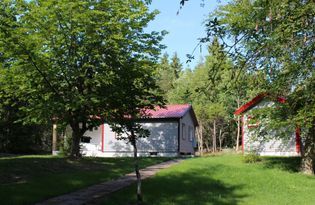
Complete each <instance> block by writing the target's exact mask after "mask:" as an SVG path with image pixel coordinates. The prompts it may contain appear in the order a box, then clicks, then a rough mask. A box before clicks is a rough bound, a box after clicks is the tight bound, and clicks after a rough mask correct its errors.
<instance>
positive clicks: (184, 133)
mask: <svg viewBox="0 0 315 205" xmlns="http://www.w3.org/2000/svg"><path fill="white" fill-rule="evenodd" d="M182 139H183V140H185V139H186V125H185V123H182Z"/></svg>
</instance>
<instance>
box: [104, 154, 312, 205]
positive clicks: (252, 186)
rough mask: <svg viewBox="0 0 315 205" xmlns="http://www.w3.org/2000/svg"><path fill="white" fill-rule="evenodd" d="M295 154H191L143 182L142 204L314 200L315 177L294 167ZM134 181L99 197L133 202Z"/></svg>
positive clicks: (109, 203) (112, 202)
mask: <svg viewBox="0 0 315 205" xmlns="http://www.w3.org/2000/svg"><path fill="white" fill-rule="evenodd" d="M299 160H300V159H299V158H281V157H267V158H263V159H262V161H261V162H258V163H255V164H246V163H244V162H243V156H241V155H221V156H214V157H211V156H209V157H204V158H193V159H189V160H186V161H184V162H182V163H181V164H179V165H176V166H174V167H171V168H169V169H166V170H162V171H161V172H159V173H158V174H157V175H156V176H155V177H153V178H150V179H148V180H145V181H144V182H143V193H144V200H145V204H146V205H195V204H196V205H212V204H213V205H217V204H218V205H230V204H232V205H233V204H240V205H242V204H243V205H251V204H252V205H256V204H257V205H265V204H266V205H275V204H277V205H282V204H283V205H284V204H287V205H289V204H294V205H295V204H303V205H313V204H315V177H314V176H306V175H303V174H300V173H298V172H297V169H296V167H297V166H298V164H299ZM134 192H135V186H131V187H128V188H126V189H123V190H121V191H119V192H116V193H114V194H112V195H110V196H108V197H106V198H104V199H103V200H102V204H104V205H105V204H106V205H120V204H121V205H126V204H135V203H134V202H135V194H134Z"/></svg>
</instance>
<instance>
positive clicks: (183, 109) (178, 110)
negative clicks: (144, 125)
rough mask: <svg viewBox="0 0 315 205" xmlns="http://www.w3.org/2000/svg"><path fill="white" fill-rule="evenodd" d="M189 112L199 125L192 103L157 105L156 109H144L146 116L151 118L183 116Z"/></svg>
mask: <svg viewBox="0 0 315 205" xmlns="http://www.w3.org/2000/svg"><path fill="white" fill-rule="evenodd" d="M187 112H191V115H192V118H193V121H194V123H195V125H196V126H198V122H197V118H196V115H195V112H194V111H193V109H192V106H191V105H190V104H175V105H165V106H164V107H162V108H161V107H158V106H157V107H155V109H148V110H145V111H144V115H145V118H151V119H167V118H181V117H183V116H184V115H185V114H186V113H187Z"/></svg>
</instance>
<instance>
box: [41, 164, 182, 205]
mask: <svg viewBox="0 0 315 205" xmlns="http://www.w3.org/2000/svg"><path fill="white" fill-rule="evenodd" d="M182 160H183V159H175V160H170V161H167V162H163V163H160V164H156V165H152V166H149V167H147V168H144V169H141V170H140V172H141V179H146V178H149V177H152V176H154V175H155V174H156V173H157V172H158V171H160V170H161V169H165V168H168V167H171V166H172V165H174V164H178V163H179V162H181V161H182ZM136 180H137V178H136V175H135V173H130V174H127V175H125V176H123V177H120V178H118V179H116V180H113V181H107V182H103V183H101V184H96V185H93V186H90V187H88V188H85V189H81V190H78V191H75V192H72V193H69V194H65V195H61V196H57V197H54V198H51V199H48V200H46V201H43V202H40V203H37V204H35V205H83V204H85V205H86V204H89V203H90V202H91V203H92V202H93V201H95V200H97V199H99V198H101V197H104V196H105V195H107V194H110V193H112V192H115V191H118V190H119V189H122V188H124V187H127V186H129V185H131V184H132V183H135V182H136Z"/></svg>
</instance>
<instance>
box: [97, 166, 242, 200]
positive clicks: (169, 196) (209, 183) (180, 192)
mask: <svg viewBox="0 0 315 205" xmlns="http://www.w3.org/2000/svg"><path fill="white" fill-rule="evenodd" d="M211 168H212V167H211ZM214 171H220V167H217V168H215V170H213V169H211V170H209V172H208V173H207V174H204V173H203V172H205V170H204V169H192V170H190V171H189V172H185V173H183V172H178V171H177V172H173V173H170V174H167V175H157V176H155V177H154V178H150V179H147V180H145V181H144V182H143V194H144V203H143V204H144V205H210V204H213V205H236V204H239V202H240V201H241V200H242V198H244V197H246V195H242V194H238V193H239V192H237V191H238V190H240V189H243V187H244V185H242V184H238V185H229V184H225V183H223V182H222V181H220V180H217V179H214V178H212V177H211V172H214ZM226 177H229V176H226ZM134 191H135V185H133V186H131V187H128V188H127V189H124V190H122V191H119V192H116V193H114V194H113V195H111V196H108V197H107V198H104V201H103V202H102V203H101V204H106V205H114V204H115V205H120V204H121V205H126V204H128V205H133V204H136V203H135V199H134V198H135V197H134V195H135V194H134Z"/></svg>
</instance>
